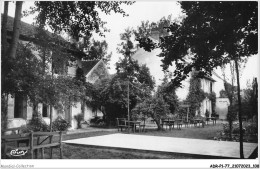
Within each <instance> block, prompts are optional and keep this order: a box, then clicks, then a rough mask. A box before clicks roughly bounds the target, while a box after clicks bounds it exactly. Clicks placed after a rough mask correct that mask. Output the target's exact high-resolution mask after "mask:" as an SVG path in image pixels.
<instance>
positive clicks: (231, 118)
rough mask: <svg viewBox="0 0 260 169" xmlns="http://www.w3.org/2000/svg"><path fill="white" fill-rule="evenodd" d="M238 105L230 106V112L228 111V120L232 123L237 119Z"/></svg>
mask: <svg viewBox="0 0 260 169" xmlns="http://www.w3.org/2000/svg"><path fill="white" fill-rule="evenodd" d="M237 111H238V110H237V107H236V106H229V107H228V113H227V121H228V122H229V123H232V122H233V121H235V120H236V119H237Z"/></svg>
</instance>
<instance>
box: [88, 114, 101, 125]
mask: <svg viewBox="0 0 260 169" xmlns="http://www.w3.org/2000/svg"><path fill="white" fill-rule="evenodd" d="M90 123H91V124H94V125H100V124H102V123H104V120H103V119H102V118H101V117H98V116H96V117H94V118H93V119H90Z"/></svg>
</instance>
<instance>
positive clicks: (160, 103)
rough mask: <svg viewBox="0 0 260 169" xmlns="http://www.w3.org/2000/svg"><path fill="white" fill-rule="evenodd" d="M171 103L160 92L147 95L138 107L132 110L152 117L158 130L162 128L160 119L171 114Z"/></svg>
mask: <svg viewBox="0 0 260 169" xmlns="http://www.w3.org/2000/svg"><path fill="white" fill-rule="evenodd" d="M169 113H170V110H169V105H168V104H167V103H166V102H165V100H164V99H163V98H162V97H161V96H160V95H158V94H156V95H154V96H153V97H147V98H146V99H145V100H142V102H140V103H139V104H137V105H136V107H135V108H134V109H133V110H132V114H135V116H136V115H139V116H141V115H143V116H145V117H151V118H152V119H153V120H154V121H155V123H156V125H157V128H158V130H162V129H163V128H162V126H161V123H160V120H161V119H162V118H165V117H167V115H169Z"/></svg>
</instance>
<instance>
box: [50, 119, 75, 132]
mask: <svg viewBox="0 0 260 169" xmlns="http://www.w3.org/2000/svg"><path fill="white" fill-rule="evenodd" d="M52 124H53V131H67V130H68V129H69V128H70V127H71V125H70V123H69V122H67V121H66V120H65V119H63V118H62V117H61V116H58V117H57V118H56V119H55V120H54V121H53V122H52Z"/></svg>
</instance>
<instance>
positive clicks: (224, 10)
mask: <svg viewBox="0 0 260 169" xmlns="http://www.w3.org/2000/svg"><path fill="white" fill-rule="evenodd" d="M180 4H181V7H182V9H183V12H184V13H185V14H186V17H185V18H184V19H183V20H182V21H181V23H172V24H171V25H170V26H169V27H168V28H167V30H168V31H169V32H170V34H169V36H165V37H163V38H161V42H162V43H161V44H160V45H159V47H160V48H161V49H162V53H161V54H160V56H161V57H163V59H162V62H163V69H164V70H166V69H168V67H169V65H171V64H172V62H175V65H176V70H175V71H174V75H175V78H174V79H173V82H174V83H173V84H174V86H176V85H180V84H181V81H182V80H184V79H185V78H186V77H187V76H186V75H187V74H188V73H189V72H190V71H192V68H193V67H194V68H196V69H197V70H201V71H203V72H205V73H206V72H207V73H209V74H210V72H211V71H212V70H213V69H214V68H215V67H217V66H221V65H223V64H224V63H228V62H230V60H239V59H243V58H244V57H247V56H250V55H253V54H256V53H257V52H258V50H257V37H258V31H257V23H258V19H257V18H258V17H257V13H258V12H257V8H258V7H257V2H253V1H251V2H185V1H182V2H180ZM139 42H140V47H144V48H148V49H149V47H153V46H154V47H156V45H153V44H151V43H147V42H148V40H142V41H139ZM149 42H151V41H149ZM189 54H190V55H191V58H192V60H190V61H189V62H184V57H185V56H186V55H189Z"/></svg>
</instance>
